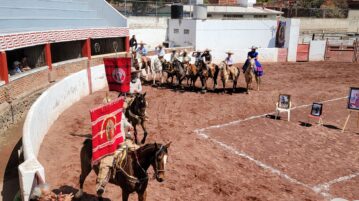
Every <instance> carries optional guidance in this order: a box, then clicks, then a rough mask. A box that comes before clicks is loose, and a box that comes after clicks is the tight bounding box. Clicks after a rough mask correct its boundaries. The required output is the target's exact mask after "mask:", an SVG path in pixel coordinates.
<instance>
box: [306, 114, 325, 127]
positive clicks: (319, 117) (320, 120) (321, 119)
mask: <svg viewBox="0 0 359 201" xmlns="http://www.w3.org/2000/svg"><path fill="white" fill-rule="evenodd" d="M310 119H315V120H317V124H318V125H319V126H323V124H324V122H323V118H322V116H314V115H311V114H309V115H308V120H307V122H306V123H305V126H307V125H308V124H309V120H310Z"/></svg>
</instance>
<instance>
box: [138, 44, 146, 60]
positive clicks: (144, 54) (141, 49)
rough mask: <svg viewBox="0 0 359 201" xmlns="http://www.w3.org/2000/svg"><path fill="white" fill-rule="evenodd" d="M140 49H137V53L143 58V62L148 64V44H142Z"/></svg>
mask: <svg viewBox="0 0 359 201" xmlns="http://www.w3.org/2000/svg"><path fill="white" fill-rule="evenodd" d="M139 44H140V47H138V48H137V50H136V52H137V54H139V55H140V56H141V60H142V62H144V63H147V57H146V56H147V49H146V48H145V45H146V43H144V42H142V41H141V42H140V43H139Z"/></svg>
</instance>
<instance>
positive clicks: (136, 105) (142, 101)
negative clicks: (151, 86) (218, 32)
mask: <svg viewBox="0 0 359 201" xmlns="http://www.w3.org/2000/svg"><path fill="white" fill-rule="evenodd" d="M134 96H135V97H134V98H133V99H132V100H131V101H130V102H129V105H128V106H127V108H126V111H125V116H126V118H127V119H128V121H129V122H130V123H131V124H132V126H133V129H134V132H133V133H134V135H135V143H136V144H138V140H137V128H136V126H137V125H139V124H140V125H141V127H142V129H143V138H142V140H141V143H142V144H144V143H145V142H146V138H147V129H146V124H145V123H146V108H147V106H148V103H147V101H146V93H144V94H135V95H134Z"/></svg>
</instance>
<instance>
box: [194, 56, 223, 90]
mask: <svg viewBox="0 0 359 201" xmlns="http://www.w3.org/2000/svg"><path fill="white" fill-rule="evenodd" d="M197 68H198V69H199V72H198V74H199V78H200V79H201V83H202V92H206V89H207V80H208V79H209V78H212V79H213V90H216V88H217V77H218V73H219V67H218V66H217V65H216V64H213V63H211V64H209V68H208V69H207V67H206V64H205V63H204V61H203V60H200V61H199V62H198V66H197Z"/></svg>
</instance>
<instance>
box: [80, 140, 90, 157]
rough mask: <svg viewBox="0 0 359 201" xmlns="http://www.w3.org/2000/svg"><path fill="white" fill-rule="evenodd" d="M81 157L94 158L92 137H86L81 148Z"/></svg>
mask: <svg viewBox="0 0 359 201" xmlns="http://www.w3.org/2000/svg"><path fill="white" fill-rule="evenodd" d="M80 155H81V158H87V157H89V159H91V158H92V139H90V138H86V139H85V141H84V142H83V146H82V148H81V154H80Z"/></svg>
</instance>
